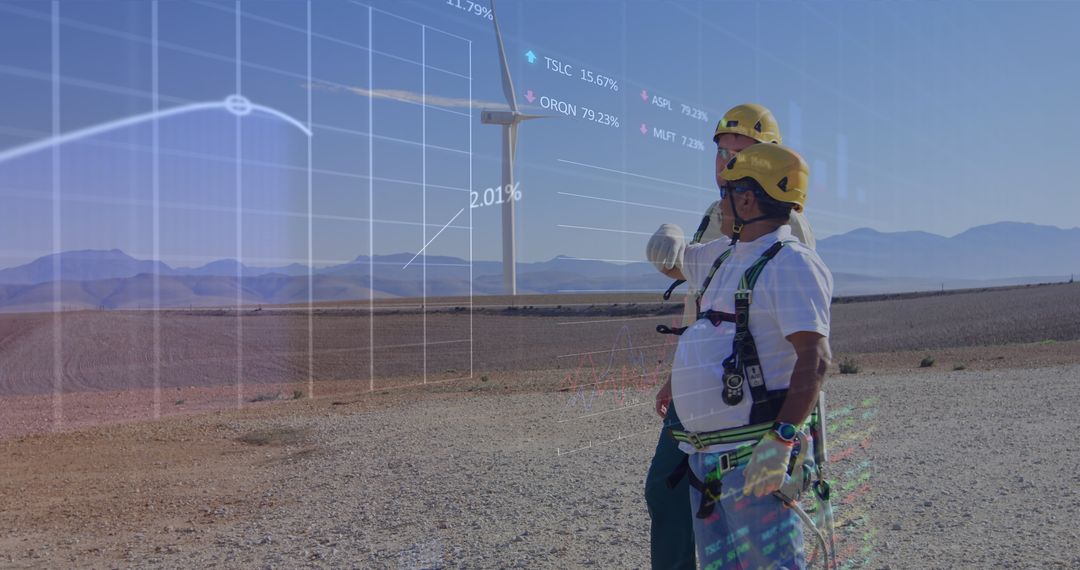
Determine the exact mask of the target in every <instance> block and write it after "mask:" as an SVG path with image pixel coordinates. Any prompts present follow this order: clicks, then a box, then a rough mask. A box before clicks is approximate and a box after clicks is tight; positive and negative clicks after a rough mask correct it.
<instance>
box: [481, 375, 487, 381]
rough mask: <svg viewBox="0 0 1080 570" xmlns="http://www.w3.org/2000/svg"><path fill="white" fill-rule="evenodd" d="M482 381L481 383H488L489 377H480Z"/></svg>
mask: <svg viewBox="0 0 1080 570" xmlns="http://www.w3.org/2000/svg"><path fill="white" fill-rule="evenodd" d="M480 381H481V382H487V381H488V377H487V376H481V377H480Z"/></svg>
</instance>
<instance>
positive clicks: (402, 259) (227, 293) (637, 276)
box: [0, 222, 1080, 311]
mask: <svg viewBox="0 0 1080 570" xmlns="http://www.w3.org/2000/svg"><path fill="white" fill-rule="evenodd" d="M817 249H818V252H819V253H820V255H821V256H822V258H823V259H824V260H825V262H826V264H827V265H828V266H829V268H830V269H831V270H832V272H833V276H834V279H835V282H836V291H835V293H836V294H837V295H858V294H874V293H896V292H903V291H919V290H928V289H938V288H939V287H948V288H967V287H982V286H993V285H1009V284H1020V283H1031V282H1042V281H1055V280H1063V279H1067V278H1069V276H1070V275H1071V274H1072V273H1077V272H1080V228H1074V229H1060V228H1055V227H1050V226H1039V225H1035V224H1025V223H1014V222H1002V223H997V224H991V225H986V226H979V227H976V228H972V229H970V230H968V231H965V232H963V233H961V234H958V235H956V236H953V237H943V236H939V235H934V234H930V233H925V232H896V233H883V232H878V231H876V230H872V229H867V228H863V229H858V230H854V231H851V232H848V233H845V234H840V235H836V236H831V237H828V238H824V239H821V240H819V241H818V244H817ZM412 258H413V254H410V253H399V254H392V255H377V256H374V257H373V258H369V257H367V256H359V257H357V258H356V259H354V260H353V261H351V262H349V263H344V264H340V265H334V266H330V267H322V268H317V269H315V271H314V274H313V277H312V282H313V288H312V292H313V295H312V296H313V298H314V299H315V300H316V301H344V300H354V299H367V298H369V296H373V297H376V298H384V297H420V296H422V295H423V294H424V293H425V291H424V287H423V279H422V276H423V265H422V263H420V259H417V260H414V261H413V262H412V263H409V264H408V266H407V267H406V264H407V263H408V262H409V260H410V259H412ZM425 262H426V266H427V290H426V294H427V295H428V296H458V295H469V293H470V280H471V283H472V288H471V292H472V293H474V294H477V295H491V294H501V292H502V264H501V263H500V262H497V261H475V262H473V263H472V266H471V268H470V264H469V263H468V261H466V260H464V259H460V258H456V257H446V256H428V257H427V258H426V260H425ZM154 273H157V275H158V276H159V277H158V283H159V289H158V291H159V298H160V303H161V306H163V307H179V306H189V305H194V306H223V305H224V306H227V305H233V304H235V303H236V300H237V297H238V293H237V292H238V291H239V298H240V299H241V302H242V303H244V304H283V303H300V302H306V301H307V298H308V290H307V285H308V275H307V274H308V267H307V266H305V265H302V264H299V263H294V264H291V265H285V266H280V267H252V266H248V265H245V264H242V263H239V262H237V261H236V260H231V259H223V260H217V261H214V262H211V263H208V264H206V265H202V266H199V267H175V268H174V267H171V266H169V265H168V264H165V263H163V262H161V261H151V260H140V259H135V258H133V257H131V256H129V255H127V254H126V253H124V252H122V251H120V250H118V249H112V250H79V251H66V252H61V253H58V254H53V255H47V256H44V257H40V258H38V259H35V260H34V261H31V262H30V263H27V264H25V265H21V266H18V267H12V268H8V269H3V270H0V311H41V310H50V309H51V303H52V298H53V290H54V287H59V289H60V292H61V298H62V299H63V305H64V306H65V307H66V308H95V307H105V308H136V307H147V306H150V305H151V304H152V302H153V291H154V279H153V274H154ZM57 276H59V278H60V279H59V281H60V283H59V284H58V285H57V284H55V283H54V281H57V279H56V277H57ZM669 284H670V280H668V279H667V278H665V277H663V276H662V275H659V274H658V273H657V272H656V271H655V270H654V269H653V267H652V266H651V265H650V264H649V263H646V262H644V261H643V262H639V263H631V264H624V265H618V264H614V263H608V262H604V261H596V260H590V259H579V258H573V257H567V256H557V257H555V258H552V259H550V260H548V261H543V262H534V263H519V264H518V288H519V292H521V293H524V294H528V293H568V292H589V291H594V292H596V291H663V290H664V289H666V288H667V286H668V285H669Z"/></svg>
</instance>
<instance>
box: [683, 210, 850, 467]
mask: <svg viewBox="0 0 1080 570" xmlns="http://www.w3.org/2000/svg"><path fill="white" fill-rule="evenodd" d="M793 240H794V238H793V237H792V235H791V228H790V227H789V226H787V225H783V226H780V228H779V229H777V230H776V231H774V232H772V233H770V234H766V235H764V236H761V237H759V238H758V239H756V240H754V241H750V242H739V243H738V244H736V245H735V250H734V251H733V252H732V254H731V256H730V257H728V259H727V260H726V261H724V263H723V264H722V265H721V266H720V269H718V270H717V271H716V274H715V275H714V276H713V279H712V282H711V283H710V284H709V288H708V289H706V291H705V294H704V296H703V297H702V299H701V310H702V311H705V310H708V309H713V310H716V311H723V312H725V313H734V312H735V291H736V289H738V287H739V280H740V279H741V278H742V275H743V273H744V272H745V271H746V270H747V269H748V268H749V267H750V266H751V265H753V263H754V262H755V261H757V259H758V258H759V257H761V254H762V253H764V252H765V250H767V249H769V247H770V246H772V244H774V243H776V242H777V241H793ZM728 248H729V246H728V243H727V241H726V240H716V241H713V242H710V243H707V244H695V245H690V246H687V248H686V254H685V257H684V260H683V267H682V271H683V274H684V275H685V276H686V277H687V281H688V282H689V283H691V284H693V286H694V287H697V288H700V287H701V285H702V284H703V282H704V281H705V277H706V276H707V275H708V274H709V269H710V267H712V264H713V262H714V261H715V260H716V258H717V257H718V256H720V254H722V253H723V252H724V251H725V250H727V249H728ZM832 290H833V279H832V274H831V273H830V272H829V269H828V268H827V267H825V263H824V262H822V261H821V258H820V257H818V255H817V253H816V252H815V251H814V250H812V249H810V248H808V247H806V246H805V245H803V244H801V243H799V242H798V241H797V240H794V241H793V243H789V244H788V245H786V246H785V247H784V248H783V249H781V250H780V252H779V253H778V254H777V255H776V257H774V258H773V259H772V260H771V261H769V263H768V264H766V265H765V268H764V269H763V270H762V272H761V275H760V277H759V278H758V280H757V284H756V285H755V286H754V293H753V297H752V300H751V303H750V333H751V334H752V335H753V336H754V342H755V344H756V345H757V349H758V357H759V358H760V360H761V366H762V372H763V373H764V376H765V386H766V387H767V388H768V389H769V390H780V389H783V388H787V387H788V385H789V384H790V383H791V373H792V371H793V370H794V369H795V360H796V358H797V355H796V354H795V347H794V346H792V344H791V343H790V342H789V341H788V340H787V337H788V336H789V335H791V334H793V333H797V332H802V331H810V332H816V333H818V334H821V335H822V336H826V337H827V336H829V305H830V301H831V299H832ZM734 336H735V324H734V323H729V322H723V323H720V326H713V324H712V323H711V322H709V321H708V320H705V319H702V320H698V321H695V322H694V324H692V325H691V326H690V328H688V329H686V332H684V333H683V334H682V336H681V337H679V344H678V347H677V348H676V350H675V362H674V366H673V367H672V376H671V392H672V397H673V399H674V401H675V409H676V410H678V411H679V419H680V420H682V424H683V426H684V427H685V428H686V430H687V431H691V432H707V431H715V430H721V429H729V428H734V427H740V426H744V425H747V424H748V423H749V420H750V406H751V404H752V403H753V398H752V397H751V395H750V388H749V386H748V385H745V384H744V386H743V399H742V401H741V402H739V404H737V405H735V406H729V405H727V404H725V403H724V401H723V399H722V398H721V394H722V391H723V381H722V378H723V365H722V363H723V361H724V359H725V358H727V357H728V356H729V355H730V354H731V348H732V346H731V342H732V339H733V338H734ZM679 447H680V449H682V450H683V451H685V452H686V453H694V452H695V450H694V448H693V447H692V446H690V445H689V444H686V443H681V444H680V445H679ZM735 447H736V445H735V444H726V445H714V446H711V447H710V448H709V449H708V450H707V451H709V452H719V451H726V450H729V449H733V448H735Z"/></svg>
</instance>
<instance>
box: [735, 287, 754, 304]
mask: <svg viewBox="0 0 1080 570" xmlns="http://www.w3.org/2000/svg"><path fill="white" fill-rule="evenodd" d="M753 293H754V290H753V289H739V290H738V291H735V300H736V301H742V300H746V302H747V303H749V302H750V298H751V297H752V296H753Z"/></svg>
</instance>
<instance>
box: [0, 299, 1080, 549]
mask: <svg viewBox="0 0 1080 570" xmlns="http://www.w3.org/2000/svg"><path fill="white" fill-rule="evenodd" d="M676 313H677V305H676V304H675V303H674V302H671V303H667V304H659V303H657V302H656V299H655V297H654V296H648V295H593V296H584V295H576V296H538V297H523V298H521V299H518V300H516V302H515V306H513V307H511V306H509V300H508V299H505V298H498V297H490V298H489V297H484V298H481V297H477V298H475V299H473V300H472V302H471V303H470V301H469V300H468V299H438V300H429V301H428V302H427V303H426V305H425V306H423V307H420V306H419V305H418V304H417V303H416V302H411V301H402V300H385V301H380V302H378V303H376V305H375V306H367V305H366V304H362V303H356V304H326V305H320V306H318V307H316V308H315V309H314V310H313V311H310V312H309V311H308V310H307V309H306V308H304V307H262V308H257V307H256V308H250V307H248V308H244V309H243V310H241V311H236V310H231V309H221V310H188V311H184V310H169V311H162V312H160V313H153V312H151V311H83V312H71V313H63V314H60V315H52V314H15V315H2V316H0V505H2V515H3V516H2V517H0V567H2V568H66V567H80V568H82V567H88V568H209V567H217V568H292V567H298V568H307V567H311V568H331V567H332V568H577V567H590V568H645V567H647V566H648V525H649V520H648V515H647V513H646V510H645V504H644V499H643V497H642V486H643V481H644V477H645V472H646V469H647V465H648V460H649V458H650V456H651V453H652V449H653V447H654V446H655V443H656V438H657V435H658V428H659V420H658V418H657V417H656V416H655V413H654V412H653V411H652V395H653V392H654V391H655V386H656V385H657V384H658V383H659V382H662V381H663V380H664V379H665V378H666V372H665V367H666V366H670V356H671V353H672V350H673V347H674V344H673V340H672V337H670V336H661V335H658V334H656V333H655V332H653V329H654V328H655V325H656V324H658V323H668V324H670V323H671V322H672V321H673V320H674V319H675V318H676ZM833 319H834V326H833V338H832V346H833V349H834V353H835V356H834V364H833V369H832V371H831V372H830V376H829V378H828V380H827V382H826V392H827V395H828V397H827V401H828V404H829V409H830V423H829V428H830V434H831V439H830V443H831V449H830V451H831V454H832V459H833V461H832V463H831V464H830V466H829V477H830V479H832V480H833V482H834V485H835V487H836V488H837V489H838V492H837V497H836V501H835V503H834V506H835V508H836V511H837V523H838V525H837V531H838V539H839V545H838V546H839V549H838V551H839V555H840V558H841V560H842V567H844V568H894V569H895V568H1076V567H1080V554H1078V552H1077V549H1076V548H1075V547H1074V545H1075V544H1076V543H1077V542H1076V541H1077V540H1078V539H1080V531H1077V530H1076V529H1075V526H1074V525H1071V524H1070V523H1071V522H1072V521H1073V520H1075V518H1076V516H1077V515H1078V509H1080V490H1078V489H1080V440H1078V439H1077V438H1075V437H1073V434H1075V433H1077V429H1078V428H1080V414H1078V413H1077V412H1078V409H1080V406H1078V405H1077V401H1078V398H1080V385H1078V382H1080V284H1058V285H1045V286H1029V287H1014V288H1002V289H990V290H979V291H964V292H950V293H947V294H937V295H894V296H883V297H870V298H861V299H841V300H838V301H837V302H836V304H834V306H833ZM470 331H471V334H470ZM312 348H313V349H314V350H311V349H312ZM372 356H374V358H373V359H372V358H371V357H372ZM930 359H932V360H933V364H932V365H929V366H921V364H923V363H924V362H925V361H929V360H930ZM840 363H846V364H848V365H852V366H855V367H857V368H858V372H857V373H853V374H841V373H840V371H839V364H840Z"/></svg>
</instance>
